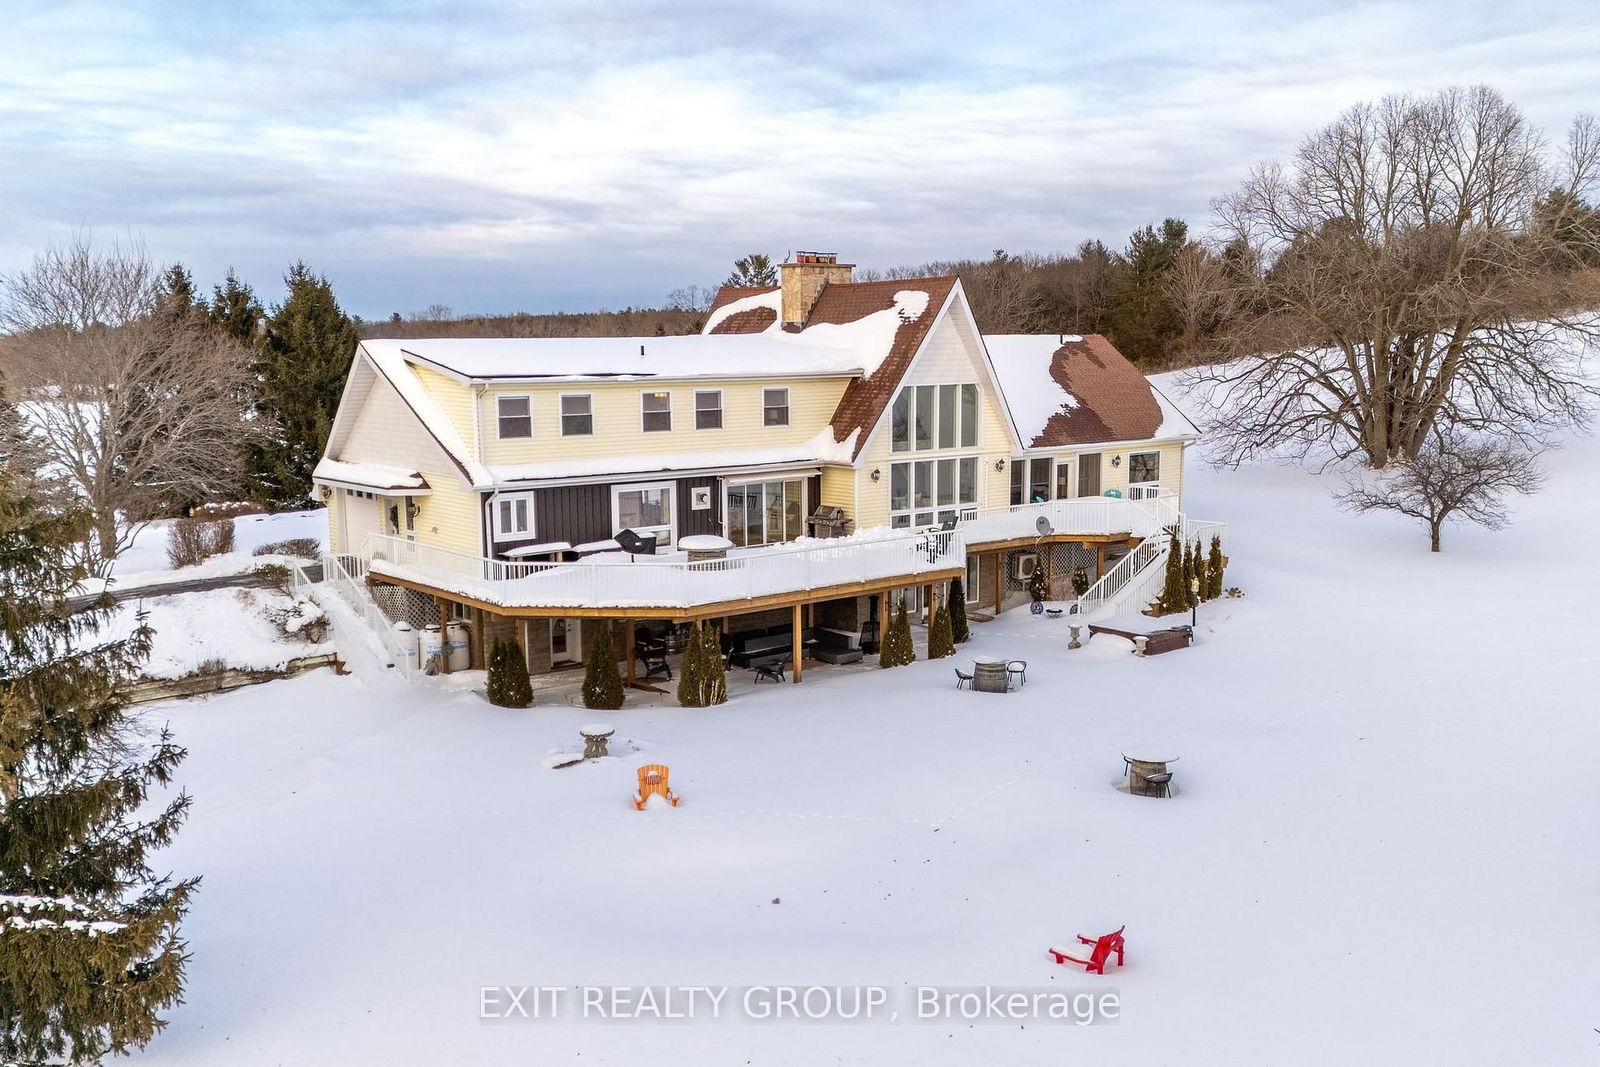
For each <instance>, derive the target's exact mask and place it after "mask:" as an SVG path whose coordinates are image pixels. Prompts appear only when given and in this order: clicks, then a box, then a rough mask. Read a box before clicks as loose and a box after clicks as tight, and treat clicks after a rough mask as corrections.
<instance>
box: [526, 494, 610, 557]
mask: <svg viewBox="0 0 1600 1067" xmlns="http://www.w3.org/2000/svg"><path fill="white" fill-rule="evenodd" d="M534 509H535V510H534V529H536V530H537V531H538V533H539V538H538V539H539V540H540V541H567V542H570V543H572V544H574V545H581V544H586V543H588V542H590V541H602V540H604V539H605V538H607V537H610V536H611V535H612V534H613V533H615V532H616V531H614V530H613V529H612V528H611V486H610V485H609V484H605V483H602V484H599V485H561V486H551V487H549V488H546V489H538V490H535V491H534Z"/></svg>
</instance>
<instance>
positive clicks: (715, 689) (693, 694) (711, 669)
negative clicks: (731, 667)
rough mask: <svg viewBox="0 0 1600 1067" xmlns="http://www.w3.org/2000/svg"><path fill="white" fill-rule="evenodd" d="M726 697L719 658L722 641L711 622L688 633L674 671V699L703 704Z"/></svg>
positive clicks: (722, 701) (725, 679)
mask: <svg viewBox="0 0 1600 1067" xmlns="http://www.w3.org/2000/svg"><path fill="white" fill-rule="evenodd" d="M727 701H728V672H727V668H726V667H725V666H724V665H723V662H722V641H721V639H720V638H719V637H718V633H717V629H716V627H713V626H702V627H700V628H699V629H697V630H695V631H693V632H692V633H691V634H690V635H689V647H688V648H687V649H685V650H684V654H683V666H682V669H681V670H680V671H679V672H678V703H679V704H681V705H683V706H684V707H686V708H707V707H711V706H712V705H714V704H725V703H727Z"/></svg>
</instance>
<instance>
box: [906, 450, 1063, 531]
mask: <svg viewBox="0 0 1600 1067" xmlns="http://www.w3.org/2000/svg"><path fill="white" fill-rule="evenodd" d="M899 455H900V457H901V458H897V459H890V460H889V464H890V470H889V471H888V472H887V475H886V477H885V479H884V480H885V481H886V482H887V483H888V489H887V492H888V494H889V525H890V526H892V527H893V526H894V520H895V519H896V518H897V517H899V516H902V515H903V516H905V517H906V518H907V520H908V525H907V526H905V527H895V528H896V529H912V530H920V529H923V528H924V527H922V526H918V525H917V524H916V517H917V515H919V514H926V513H928V512H932V513H933V515H934V521H933V525H937V524H938V523H939V521H940V520H939V514H940V513H941V512H949V511H953V512H955V513H956V514H957V515H960V514H961V513H962V512H966V511H970V510H971V509H973V508H979V507H982V506H983V501H984V499H985V497H984V491H985V488H986V487H985V485H984V473H983V464H984V459H985V458H986V457H984V456H983V455H982V454H980V453H977V452H973V451H971V450H968V451H965V452H952V451H949V450H945V451H944V452H943V453H941V454H939V455H934V454H932V453H929V452H924V453H922V454H921V455H917V454H915V453H912V454H911V455H906V454H905V453H900V454H899ZM964 459H970V460H973V461H975V462H974V472H973V473H974V477H973V480H972V499H971V500H970V501H967V500H961V499H959V497H960V495H961V461H962V460H964ZM941 460H953V461H954V462H955V464H956V466H955V479H956V484H955V489H956V496H957V497H958V499H957V500H956V501H955V502H954V503H950V504H939V503H934V504H930V505H928V506H927V507H923V508H919V507H908V508H896V507H895V506H894V469H893V468H894V467H895V466H896V465H899V464H902V463H906V464H913V465H914V464H917V463H931V464H933V485H932V488H933V495H934V500H935V501H937V500H938V498H939V462H940V461H941ZM1051 473H1052V474H1053V473H1054V470H1053V469H1052V471H1051ZM1007 477H1008V478H1009V477H1010V476H1009V474H1008V475H1007ZM1008 484H1009V483H1008ZM916 492H917V483H916V472H915V470H913V471H912V473H911V480H910V481H909V482H908V483H907V484H906V494H907V499H908V500H915V499H916Z"/></svg>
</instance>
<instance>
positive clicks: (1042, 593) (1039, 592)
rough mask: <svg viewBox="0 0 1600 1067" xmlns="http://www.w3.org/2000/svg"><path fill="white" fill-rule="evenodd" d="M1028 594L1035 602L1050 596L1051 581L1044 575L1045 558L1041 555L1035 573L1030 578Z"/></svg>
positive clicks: (1042, 600)
mask: <svg viewBox="0 0 1600 1067" xmlns="http://www.w3.org/2000/svg"><path fill="white" fill-rule="evenodd" d="M1028 596H1029V598H1030V599H1032V600H1033V602H1034V603H1036V604H1038V603H1043V602H1044V601H1045V600H1047V599H1049V597H1050V583H1049V582H1048V581H1047V580H1046V579H1045V576H1044V558H1043V557H1040V559H1039V563H1038V565H1037V566H1036V567H1034V568H1033V574H1032V576H1031V577H1029V578H1028Z"/></svg>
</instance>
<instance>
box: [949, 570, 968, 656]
mask: <svg viewBox="0 0 1600 1067" xmlns="http://www.w3.org/2000/svg"><path fill="white" fill-rule="evenodd" d="M949 604H950V636H951V637H952V638H953V639H954V640H955V643H956V644H958V645H964V644H966V643H967V642H968V641H970V640H971V639H972V627H970V626H968V625H967V591H966V589H965V588H964V587H963V586H962V584H961V579H960V578H952V579H950V597H949Z"/></svg>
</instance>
